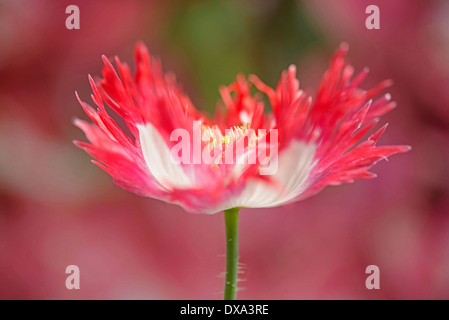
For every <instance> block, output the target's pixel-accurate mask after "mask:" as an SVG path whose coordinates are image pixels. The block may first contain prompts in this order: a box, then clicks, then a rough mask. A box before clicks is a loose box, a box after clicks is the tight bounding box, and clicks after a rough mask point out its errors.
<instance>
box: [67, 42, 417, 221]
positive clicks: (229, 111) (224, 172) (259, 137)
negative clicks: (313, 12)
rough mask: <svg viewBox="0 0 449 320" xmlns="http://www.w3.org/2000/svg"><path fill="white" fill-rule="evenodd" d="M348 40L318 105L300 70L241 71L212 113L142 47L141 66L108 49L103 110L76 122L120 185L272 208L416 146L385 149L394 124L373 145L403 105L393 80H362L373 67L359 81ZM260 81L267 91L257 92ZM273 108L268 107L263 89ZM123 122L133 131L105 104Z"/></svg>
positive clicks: (212, 207)
mask: <svg viewBox="0 0 449 320" xmlns="http://www.w3.org/2000/svg"><path fill="white" fill-rule="evenodd" d="M347 51H348V47H347V45H345V44H343V45H341V46H340V48H339V49H338V51H337V53H336V54H335V56H334V57H333V59H332V61H331V63H330V67H329V69H328V70H327V71H326V72H325V74H324V77H323V79H322V81H321V84H320V86H319V89H318V92H317V97H316V99H315V100H314V101H312V99H311V98H310V97H309V96H307V95H306V94H305V93H304V92H303V91H302V90H300V88H299V81H298V80H297V78H296V67H295V66H293V65H292V66H290V67H289V68H288V70H285V71H284V72H283V73H282V75H281V78H280V80H279V83H278V85H277V86H276V88H271V87H269V86H267V85H265V84H264V83H263V82H262V81H261V80H260V79H259V78H257V77H256V76H254V75H251V76H249V78H248V79H246V78H245V77H244V76H243V75H238V76H237V79H236V81H235V82H234V83H232V84H231V85H229V86H223V87H221V88H220V93H221V96H222V102H221V103H219V105H218V107H217V111H216V114H215V116H214V118H213V119H210V118H209V117H208V116H207V115H205V114H203V113H201V112H199V111H198V110H197V109H196V108H195V107H194V106H193V104H192V102H191V101H190V100H189V98H188V97H187V96H186V95H185V94H184V93H183V92H182V90H181V88H180V86H179V85H178V84H177V82H176V80H175V77H174V76H173V75H172V74H164V73H163V71H162V67H161V64H160V62H159V61H158V60H157V59H155V58H153V57H151V56H150V55H149V53H148V51H147V49H146V47H145V46H144V45H143V44H138V45H137V46H136V50H135V60H136V72H135V74H134V77H133V76H132V75H131V71H130V68H129V67H128V65H127V64H124V63H122V62H120V60H119V59H118V58H115V62H116V65H117V71H116V70H115V69H114V67H113V66H112V64H111V62H110V61H109V60H108V59H107V58H106V57H104V56H103V61H104V68H103V79H101V80H99V81H94V80H93V79H92V78H91V77H89V81H90V84H91V87H92V91H93V94H92V100H93V101H94V103H95V104H96V106H97V109H96V110H95V109H93V108H92V107H91V106H89V105H88V104H87V103H85V102H83V101H81V100H80V98H79V97H78V95H77V97H78V100H79V101H80V103H81V105H82V107H83V108H84V110H85V112H86V113H87V115H88V116H89V117H90V118H91V119H92V121H93V123H89V122H85V121H82V120H76V121H75V124H76V125H77V126H78V127H80V128H81V129H82V130H83V131H84V132H85V134H86V136H87V139H88V140H89V143H88V142H81V141H76V142H75V143H76V144H77V145H78V146H79V147H81V148H83V149H84V150H86V151H87V152H88V153H89V154H90V155H91V156H92V157H94V158H95V159H96V160H94V161H93V162H94V163H95V164H97V165H98V166H99V167H101V168H103V169H104V170H105V171H106V172H108V173H109V174H110V175H111V176H112V177H113V178H114V182H115V183H116V184H117V185H119V186H121V187H122V188H124V189H127V190H129V191H132V192H135V193H137V194H139V195H141V196H146V197H152V198H157V199H160V200H163V201H166V202H170V203H175V204H178V205H180V206H181V207H183V208H184V209H185V210H187V211H189V212H198V213H216V212H219V211H222V210H225V209H229V208H234V207H273V206H278V205H281V204H285V203H289V202H293V201H297V200H301V199H304V198H306V197H309V196H311V195H313V194H315V193H317V192H319V191H320V190H322V189H323V188H324V187H325V186H327V185H339V184H341V183H350V182H353V181H354V180H355V179H367V178H373V177H375V175H374V174H373V173H371V172H369V171H368V170H369V169H370V168H371V167H372V166H373V165H374V164H375V163H376V162H378V161H379V160H381V159H386V158H387V157H388V156H390V155H392V154H395V153H400V152H405V151H407V150H409V147H407V146H376V142H377V140H378V139H379V138H380V136H381V135H382V134H383V132H384V131H385V129H386V126H383V127H381V128H380V129H378V130H377V131H375V132H374V133H373V134H371V135H369V136H368V138H367V139H366V140H364V137H365V136H366V135H367V134H368V132H369V131H370V130H371V129H373V128H374V126H375V125H376V124H377V122H378V121H379V117H380V116H381V115H383V114H385V113H386V112H388V111H390V110H391V109H393V108H394V107H395V105H396V104H395V103H394V102H392V101H391V97H390V95H389V94H384V95H381V96H379V94H380V93H381V92H382V91H383V90H384V89H386V88H387V87H389V86H390V85H391V83H390V81H384V82H381V83H380V84H379V85H377V86H376V87H374V88H372V89H369V90H363V89H361V88H360V87H359V85H360V83H361V82H362V80H363V79H364V78H365V76H366V75H367V73H368V72H367V70H366V69H365V70H363V71H362V72H361V73H360V74H358V75H357V76H355V77H353V73H354V70H353V68H352V66H350V65H349V64H348V63H347V61H346V60H345V55H346V53H347ZM252 85H254V86H255V87H256V89H258V90H259V92H257V93H256V94H252V93H251V87H252ZM263 94H265V95H266V96H267V97H268V100H269V103H270V105H271V109H272V112H271V113H265V112H264V100H263V97H262V95H263ZM104 103H106V104H107V105H108V106H109V108H111V109H112V110H113V111H114V112H116V113H117V114H118V115H119V116H120V117H121V118H122V119H123V121H124V123H125V125H126V127H127V130H126V131H129V133H125V131H124V130H123V129H122V128H121V127H120V126H119V125H118V124H117V123H116V122H115V121H114V120H113V119H112V118H111V116H110V115H109V114H108V112H107V110H106V107H105V104H104Z"/></svg>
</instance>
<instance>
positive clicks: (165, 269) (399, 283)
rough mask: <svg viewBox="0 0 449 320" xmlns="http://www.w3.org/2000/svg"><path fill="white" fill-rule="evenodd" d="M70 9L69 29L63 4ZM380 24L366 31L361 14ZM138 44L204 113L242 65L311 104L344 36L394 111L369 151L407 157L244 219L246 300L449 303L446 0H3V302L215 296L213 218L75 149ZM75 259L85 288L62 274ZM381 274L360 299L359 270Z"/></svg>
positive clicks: (220, 237)
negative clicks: (125, 185)
mask: <svg viewBox="0 0 449 320" xmlns="http://www.w3.org/2000/svg"><path fill="white" fill-rule="evenodd" d="M71 4H76V5H77V6H78V7H79V9H80V17H81V21H80V30H67V29H66V27H65V20H66V18H67V16H68V14H66V13H65V8H66V7H67V6H68V5H71ZM372 4H374V5H377V6H379V8H380V30H367V29H366V27H365V19H366V18H367V16H368V14H366V13H365V9H366V7H367V6H368V5H372ZM139 40H143V41H144V42H145V43H146V44H147V46H148V47H149V49H150V51H151V53H152V54H154V55H156V56H159V57H161V58H162V61H163V64H164V68H165V70H169V71H173V72H175V73H176V74H177V76H178V78H179V80H180V82H181V83H182V84H183V86H184V89H185V91H186V92H187V93H188V94H189V95H190V97H191V99H192V100H193V102H194V103H195V104H196V106H197V107H198V108H200V109H202V110H204V111H206V112H209V113H211V112H212V110H213V109H214V107H215V104H216V101H217V100H218V98H219V94H218V90H217V89H218V87H219V86H220V85H222V84H229V83H231V82H232V81H233V80H234V78H235V76H236V74H237V73H238V72H243V73H245V74H248V73H255V74H257V75H258V76H259V77H260V78H261V79H262V80H263V81H265V82H266V83H268V84H270V85H275V84H276V82H277V81H278V79H279V75H280V72H281V70H283V69H285V68H287V67H288V65H289V64H292V63H294V64H296V65H297V66H298V69H299V78H300V80H301V86H302V87H303V88H304V89H305V90H306V91H307V92H309V93H310V94H312V95H313V93H314V90H315V88H316V87H317V85H318V82H319V79H320V78H321V76H322V74H323V72H324V70H325V69H326V68H327V66H328V64H329V60H330V58H331V56H332V54H333V52H334V51H335V50H336V48H337V47H338V45H339V44H340V42H342V41H347V42H348V43H349V44H350V48H351V49H350V52H349V59H350V61H351V63H352V64H353V65H354V67H355V68H356V70H358V71H360V70H361V69H362V68H363V67H365V66H368V67H369V68H370V70H371V73H370V75H369V77H368V79H367V81H366V82H365V83H364V87H366V88H368V87H369V86H371V85H374V84H376V83H378V82H379V81H381V80H383V79H387V78H391V79H393V80H394V82H395V85H394V86H393V88H392V89H391V90H390V92H391V94H392V96H393V99H394V100H396V101H397V102H398V105H399V107H398V108H397V109H396V110H394V111H393V112H391V113H390V114H388V115H387V116H385V117H383V119H382V120H383V123H385V122H389V123H390V127H389V129H388V130H387V133H386V134H385V135H384V137H383V138H382V140H381V141H380V143H379V144H409V145H411V146H412V147H413V150H412V151H411V152H409V153H407V154H403V155H397V156H393V157H392V158H390V160H389V162H388V163H387V162H385V161H383V162H381V163H379V164H378V165H376V166H375V167H374V169H373V171H374V172H376V173H378V175H379V177H378V178H377V179H374V180H367V181H357V182H355V183H354V184H350V185H344V186H340V187H328V188H326V189H325V190H324V191H323V192H321V193H320V194H318V195H317V196H314V197H312V198H310V199H307V200H305V201H303V202H299V203H295V204H291V205H288V206H285V207H280V208H274V209H265V210H251V209H243V210H242V211H241V218H240V261H241V263H242V264H243V269H244V273H243V274H242V275H241V279H242V280H243V281H242V282H240V287H241V291H240V292H239V294H238V298H240V299H448V298H449V165H448V163H449V143H448V139H449V90H448V85H449V59H448V58H449V1H444V0H440V1H438V0H427V1H420V0H395V1H387V0H384V1H379V0H341V1H332V0H315V1H291V0H257V1H256V0H248V1H241V0H239V1H238V0H221V1H219V0H216V1H180V0H177V1H147V0H128V1H110V0H108V1H103V0H97V1H87V0H86V1H66V0H60V1H50V0H41V1H25V0H15V1H12V0H0V298H1V299H221V298H222V290H223V279H222V278H221V277H220V275H222V273H223V272H224V267H225V258H224V253H225V241H224V237H225V235H224V219H223V214H222V213H219V214H216V215H212V216H208V215H191V214H187V213H185V212H183V211H182V209H180V208H178V207H177V206H174V205H168V204H165V203H162V202H159V201H157V200H152V199H147V198H141V197H139V196H136V195H134V194H131V193H129V192H127V191H124V190H122V189H120V188H119V187H117V186H115V185H114V184H113V183H112V179H111V178H110V177H109V176H108V175H107V174H106V173H104V172H103V171H102V170H101V169H99V168H97V167H96V166H95V165H93V164H92V163H91V162H90V160H91V158H90V157H89V156H88V155H87V154H85V153H84V152H83V151H82V150H80V149H77V148H76V147H75V146H74V145H73V144H72V140H74V139H78V140H85V137H84V136H83V134H82V132H81V131H79V130H78V129H77V128H75V127H74V126H73V125H72V120H73V118H74V117H79V118H82V119H87V116H85V115H84V113H83V111H82V109H81V107H80V105H79V104H78V102H77V101H76V98H75V94H74V92H75V90H77V91H78V92H79V94H80V96H81V97H82V98H83V99H84V100H85V101H90V99H89V96H90V87H89V84H88V80H87V75H88V74H92V75H94V76H100V75H101V67H102V62H101V58H100V57H101V54H105V55H106V56H108V57H113V56H114V55H118V56H119V57H120V58H121V60H122V61H127V62H129V63H130V64H131V65H132V66H133V65H134V64H133V48H134V45H135V43H136V42H137V41H139ZM71 264H75V265H77V266H79V268H80V272H81V289H80V290H67V289H66V287H65V280H66V277H67V276H68V275H67V274H65V268H66V267H67V266H68V265H71ZM371 264H374V265H377V266H379V268H380V286H381V289H380V290H367V289H366V287H365V279H366V277H367V276H368V275H367V274H365V268H366V267H367V266H368V265H371Z"/></svg>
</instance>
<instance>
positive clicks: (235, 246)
mask: <svg viewBox="0 0 449 320" xmlns="http://www.w3.org/2000/svg"><path fill="white" fill-rule="evenodd" d="M239 210H240V208H232V209H228V210H225V212H224V216H225V225H226V276H225V290H224V300H235V296H236V292H237V273H238V260H239V236H238V226H239Z"/></svg>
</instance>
